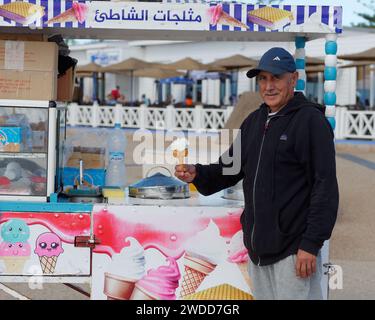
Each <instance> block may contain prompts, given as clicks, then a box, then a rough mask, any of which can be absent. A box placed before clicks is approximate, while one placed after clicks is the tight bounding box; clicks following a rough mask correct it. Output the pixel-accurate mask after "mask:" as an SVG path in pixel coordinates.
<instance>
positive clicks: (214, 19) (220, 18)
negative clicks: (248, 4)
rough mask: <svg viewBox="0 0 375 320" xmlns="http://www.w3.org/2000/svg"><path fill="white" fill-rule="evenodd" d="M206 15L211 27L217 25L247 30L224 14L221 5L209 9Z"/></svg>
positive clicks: (237, 21)
mask: <svg viewBox="0 0 375 320" xmlns="http://www.w3.org/2000/svg"><path fill="white" fill-rule="evenodd" d="M207 14H208V17H209V19H210V24H211V25H213V26H216V25H217V24H224V25H229V26H233V27H239V28H245V29H249V27H248V26H247V25H246V24H244V23H242V22H241V21H239V20H237V19H236V18H233V17H232V16H230V15H229V14H228V13H226V12H224V10H223V5H222V4H218V5H216V6H212V7H210V8H209V9H208V12H207Z"/></svg>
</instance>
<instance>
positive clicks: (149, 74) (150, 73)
mask: <svg viewBox="0 0 375 320" xmlns="http://www.w3.org/2000/svg"><path fill="white" fill-rule="evenodd" d="M183 74H184V73H182V72H179V71H176V70H168V69H159V68H145V69H139V70H136V71H134V74H133V75H134V76H135V77H144V78H155V79H165V78H172V77H178V76H182V75H183Z"/></svg>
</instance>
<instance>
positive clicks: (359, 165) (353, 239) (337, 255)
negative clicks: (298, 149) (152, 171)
mask: <svg viewBox="0 0 375 320" xmlns="http://www.w3.org/2000/svg"><path fill="white" fill-rule="evenodd" d="M130 144H132V142H131V141H130ZM336 150H337V174H338V181H339V188H340V207H339V215H338V220H337V224H336V227H335V229H334V232H333V234H332V239H331V242H330V244H331V246H330V260H331V262H332V263H333V264H336V265H339V266H340V267H341V268H342V269H343V289H342V290H334V291H332V290H331V291H330V296H329V298H330V299H333V300H337V299H375V250H374V249H373V246H374V244H375V232H374V230H375V215H374V209H373V208H375V196H374V190H375V144H371V145H366V144H364V145H358V144H338V145H337V146H336ZM127 161H128V164H129V165H131V166H132V167H131V168H132V169H131V170H129V171H128V172H129V183H131V182H133V181H137V180H138V179H140V178H141V177H142V170H141V169H140V167H137V166H135V165H134V163H132V161H131V159H129V158H127ZM77 287H79V288H80V289H82V290H84V291H86V292H89V290H90V287H89V285H79V286H77ZM17 294H18V295H17ZM20 298H21V299H24V298H28V299H66V300H69V299H88V297H87V296H85V295H84V294H82V293H79V292H77V291H76V290H73V289H72V288H70V287H68V286H66V285H63V284H59V285H56V284H47V285H44V289H43V290H30V289H29V288H28V285H27V284H0V300H9V299H20Z"/></svg>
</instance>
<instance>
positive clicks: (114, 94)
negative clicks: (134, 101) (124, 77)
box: [111, 86, 121, 101]
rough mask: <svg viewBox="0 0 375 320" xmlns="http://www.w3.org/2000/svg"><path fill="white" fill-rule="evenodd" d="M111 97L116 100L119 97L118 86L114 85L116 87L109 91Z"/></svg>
mask: <svg viewBox="0 0 375 320" xmlns="http://www.w3.org/2000/svg"><path fill="white" fill-rule="evenodd" d="M111 96H112V99H113V100H115V101H117V100H118V99H119V98H120V97H121V93H120V86H116V89H113V90H112V91H111Z"/></svg>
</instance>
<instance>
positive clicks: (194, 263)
mask: <svg viewBox="0 0 375 320" xmlns="http://www.w3.org/2000/svg"><path fill="white" fill-rule="evenodd" d="M184 264H185V274H184V278H183V279H182V285H181V291H180V297H184V296H186V295H189V294H193V293H195V291H196V290H197V288H198V287H199V285H200V284H201V283H202V281H203V280H204V279H205V278H206V276H207V275H208V274H209V273H211V272H212V271H213V270H214V269H215V267H216V265H215V264H212V263H210V262H208V261H205V260H202V259H200V258H196V257H192V256H190V255H188V254H185V261H184Z"/></svg>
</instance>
